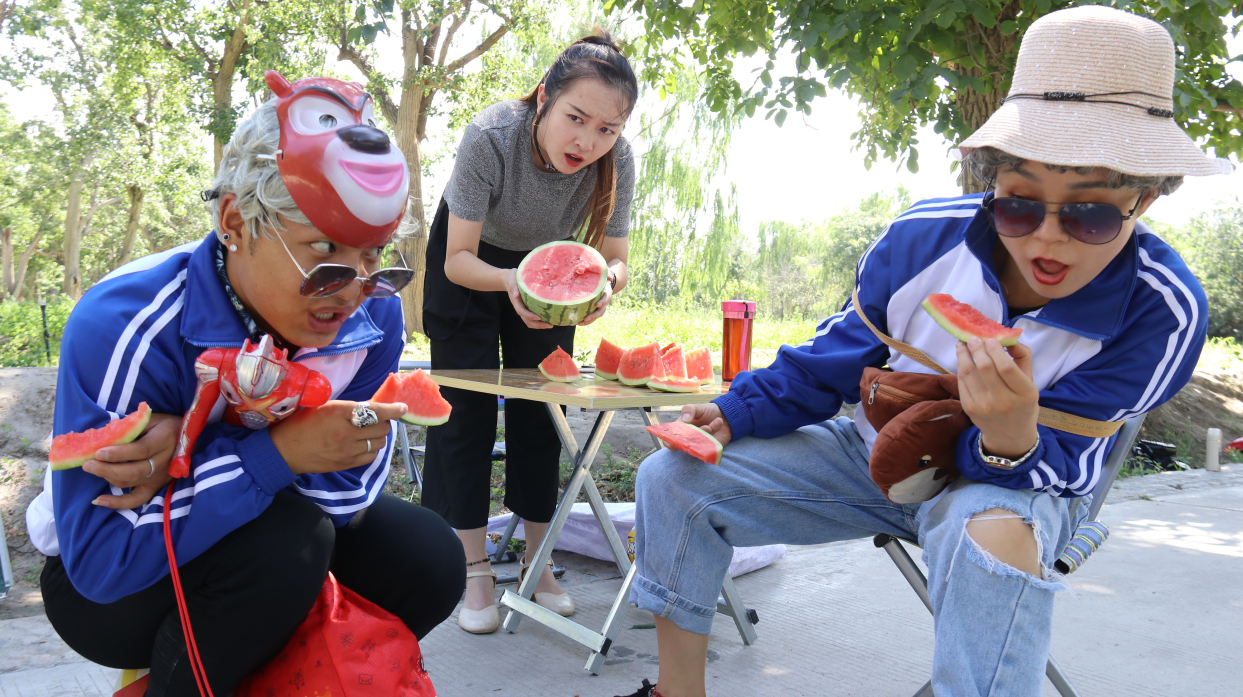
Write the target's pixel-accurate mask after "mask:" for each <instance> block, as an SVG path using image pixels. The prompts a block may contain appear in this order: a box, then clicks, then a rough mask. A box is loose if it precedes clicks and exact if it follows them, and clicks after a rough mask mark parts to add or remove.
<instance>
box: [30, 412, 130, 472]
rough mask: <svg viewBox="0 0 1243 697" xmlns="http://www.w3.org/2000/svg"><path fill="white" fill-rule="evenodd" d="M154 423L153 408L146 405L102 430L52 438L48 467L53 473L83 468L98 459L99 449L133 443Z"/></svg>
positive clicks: (105, 425) (97, 429)
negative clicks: (54, 471)
mask: <svg viewBox="0 0 1243 697" xmlns="http://www.w3.org/2000/svg"><path fill="white" fill-rule="evenodd" d="M150 422H151V407H149V406H147V403H146V402H142V403H140V404H139V405H138V409H136V410H135V411H134V413H132V414H129V415H128V416H125V417H124V418H122V419H117V420H114V421H110V422H108V423H107V424H104V425H103V426H100V427H99V428H92V429H90V430H87V431H83V432H81V433H64V434H61V435H59V436H57V437H55V438H53V439H52V450H51V452H50V453H49V454H48V464H49V465H50V466H51V468H52V469H53V470H67V469H73V468H74V467H81V466H82V465H83V464H85V463H86V461H87V460H90V459H92V458H94V457H95V453H96V452H97V451H98V450H99V449H100V448H107V447H110V446H113V445H125V444H126V443H132V442H133V441H134V439H135V438H137V437H138V436H140V435H142V432H143V431H145V430H146V429H147V424H148V423H150Z"/></svg>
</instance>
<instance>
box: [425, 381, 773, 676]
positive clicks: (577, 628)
mask: <svg viewBox="0 0 1243 697" xmlns="http://www.w3.org/2000/svg"><path fill="white" fill-rule="evenodd" d="M431 376H432V379H433V380H435V381H436V382H437V383H438V384H440V385H441V386H443V387H454V388H457V389H462V390H470V391H472V392H483V393H486V394H496V395H501V396H503V397H505V398H506V399H527V400H531V401H533V402H543V403H544V405H545V406H546V407H547V408H548V415H549V416H550V417H552V422H553V425H554V427H555V428H556V430H557V436H558V437H559V438H560V439H561V445H562V446H563V447H564V448H565V451H566V453H567V454H568V455H569V457H570V462H571V463H572V464H573V465H574V473H573V475H572V476H571V477H570V481H569V484H567V485H566V487H565V492H564V493H563V494H562V497H561V502H560V503H559V504H557V511H556V513H555V514H554V515H553V519H552V522H551V523H550V524H549V525H548V532H547V533H546V534H545V535H544V539H543V540H542V541H541V542H540V545H539V548H538V549H537V550H536V551H535V557H534V559H531V563H530V568H532V569H543V568H544V565H545V564H546V563H547V562H548V558H549V557H550V556H551V555H552V550H553V547H554V546H555V545H556V543H557V538H558V537H559V536H560V535H561V530H562V528H563V527H564V526H565V521H566V519H567V518H569V515H570V508H571V507H572V506H573V505H574V502H575V500H577V499H578V495H579V493H580V492H584V491H585V492H586V494H587V500H588V502H589V504H590V506H591V511H592V513H594V514H595V516H596V522H598V523H599V525H600V529H601V530H602V531H603V532H604V537H605V539H606V540H607V541H608V544H609V549H610V550H611V551H612V552H613V558H614V560H615V561H616V562H617V568H618V569H619V570H620V571H621V573H622V575H623V577H624V580H623V581H622V587H621V591H620V592H619V593H618V594H617V598H616V600H614V602H613V607H612V609H611V610H610V611H609V614H608V617H607V619H606V620H605V623H604V627H603V628H601V629H600V631H596V630H594V629H590V628H588V627H584V626H583V625H581V624H578V623H577V622H575V621H573V620H571V619H569V618H566V617H562V616H560V615H558V614H556V613H554V612H552V611H550V610H548V609H546V608H544V607H543V606H541V605H537V604H536V603H535V602H533V601H532V600H531V596H532V595H533V594H534V593H535V586H536V584H537V583H538V582H539V577H540V574H539V573H531V574H528V575H527V577H526V578H525V579H523V582H522V583H521V584H520V585H519V586H518V592H516V593H515V592H513V591H510V590H507V591H505V594H504V595H502V596H501V604H503V605H505V606H507V607H509V608H510V609H511V610H512V612H510V613H509V615H508V616H507V617H506V618H505V624H504V626H505V629H506V631H509V632H514V631H516V630H517V629H518V624H519V623H520V622H521V621H522V618H523V616H526V617H530V618H531V619H533V620H535V621H536V622H539V623H541V624H543V625H545V626H547V627H549V628H550V629H553V630H555V631H557V632H560V633H561V634H564V635H565V636H567V637H569V638H570V639H572V640H574V641H576V642H578V643H580V644H582V645H583V646H586V647H587V648H588V649H590V651H591V653H590V654H589V656H588V657H587V664H586V665H585V666H584V667H585V668H586V669H587V670H589V671H591V672H592V673H596V674H598V673H599V672H600V667H601V666H602V665H603V664H604V659H605V656H607V655H608V652H609V647H610V646H612V644H613V640H614V639H615V638H617V635H618V634H619V633H620V632H621V628H622V622H623V621H624V620H625V617H626V609H627V605H628V604H629V596H630V586H631V584H633V582H634V574H635V570H634V565H633V564H631V563H630V558H629V556H628V555H627V554H626V548H625V545H623V544H622V541H621V538H620V537H619V536H618V535H617V528H615V527H613V521H612V520H611V519H610V518H609V514H608V510H606V508H605V506H604V500H603V499H602V498H600V492H599V490H598V489H597V488H596V483H595V480H593V479H592V478H591V463H592V461H593V460H594V459H595V457H596V453H597V452H598V451H599V449H600V444H601V443H603V442H604V434H605V432H606V431H608V428H609V425H610V424H611V423H612V421H613V414H614V412H615V411H617V410H618V409H637V410H639V412H640V413H641V414H643V419H644V420H645V421H646V422H647V423H648V424H649V425H650V424H652V423H654V421H653V420H652V416H651V414H650V413H649V411H648V410H650V409H652V408H658V407H667V406H681V405H685V404H703V403H706V402H709V401H711V400H712V399H713V398H714V397H718V396H720V395H721V394H722V393H723V392H724V391H725V388H723V387H722V386H721V385H720V384H713V385H704V386H703V387H702V389H701V391H699V392H684V393H666V392H656V391H654V390H650V389H648V388H646V387H628V386H626V385H623V384H621V383H619V382H613V381H606V380H599V381H597V380H594V379H592V378H583V379H581V380H578V381H575V382H572V383H564V382H550V381H549V380H548V379H547V378H545V377H544V376H543V375H542V374H541V373H540V372H539V371H538V370H532V369H523V370H504V369H500V370H495V369H483V370H434V371H432V373H431ZM562 406H571V407H581V408H583V409H591V410H598V411H599V414H598V415H597V416H596V422H595V424H594V425H593V426H592V429H591V434H590V435H589V436H588V437H587V442H586V443H585V444H584V445H583V446H582V447H580V446H579V445H578V441H577V440H575V438H574V434H573V433H572V432H571V431H570V425H569V423H568V422H567V421H566V419H565V414H563V413H562V412H561V407H562ZM704 466H705V467H711V465H704ZM527 553H528V554H530V548H529V547H528V552H527ZM721 594H722V600H721V601H720V602H719V603H718V610H719V611H720V612H723V613H725V614H727V615H729V616H730V617H733V619H734V623H735V625H736V626H737V627H738V632H739V633H740V634H741V635H742V639H743V642H744V643H746V644H751V643H753V642H754V641H755V629H754V627H752V626H751V625H752V624H754V622H755V621H756V618H755V615H754V613H753V612H748V611H747V610H746V608H745V607H744V606H743V604H742V600H741V598H740V597H739V596H738V592H737V590H736V589H735V588H734V583H733V581H732V580H731V579H730V578H729V577H728V576H726V578H725V582H724V584H723V585H722V588H721Z"/></svg>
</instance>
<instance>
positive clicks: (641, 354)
mask: <svg viewBox="0 0 1243 697" xmlns="http://www.w3.org/2000/svg"><path fill="white" fill-rule="evenodd" d="M664 375H665V369H664V365H663V363H662V362H661V357H660V344H648V345H647V346H641V347H639V348H637V349H626V351H625V353H623V354H622V357H621V361H620V362H619V363H618V365H617V379H618V380H621V381H622V384H625V385H646V384H647V383H649V382H651V381H652V378H657V379H659V378H662V377H664Z"/></svg>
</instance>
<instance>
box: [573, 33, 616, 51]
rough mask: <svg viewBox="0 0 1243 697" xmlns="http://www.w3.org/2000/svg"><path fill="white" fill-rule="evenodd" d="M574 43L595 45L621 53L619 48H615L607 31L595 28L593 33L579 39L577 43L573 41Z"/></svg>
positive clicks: (610, 34) (613, 41) (611, 35)
mask: <svg viewBox="0 0 1243 697" xmlns="http://www.w3.org/2000/svg"><path fill="white" fill-rule="evenodd" d="M574 43H576V44H596V45H597V46H607V47H608V48H611V49H613V50H614V51H617V52H618V53H621V48H619V47H618V46H617V42H616V41H615V40H614V39H613V34H612V33H610V32H609V31H608V30H607V29H602V28H600V27H596V28H595V32H594V33H592V34H589V35H587V36H584V37H583V38H581V39H579V40H578V41H575V42H574Z"/></svg>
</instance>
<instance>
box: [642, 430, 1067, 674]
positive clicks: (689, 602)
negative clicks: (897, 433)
mask: <svg viewBox="0 0 1243 697" xmlns="http://www.w3.org/2000/svg"><path fill="white" fill-rule="evenodd" d="M636 495H637V496H636V498H637V502H638V503H637V509H636V512H635V548H636V557H635V563H636V564H637V565H638V572H637V575H636V578H635V585H634V590H633V591H632V594H631V600H632V601H633V602H635V603H637V604H638V605H639V607H641V608H643V609H645V610H648V611H650V612H652V613H653V614H655V615H658V616H660V617H664V618H667V619H669V620H671V621H672V622H673V623H674V624H676V625H677V626H678V627H681V628H682V629H685V630H687V631H690V632H694V633H697V634H707V633H708V632H709V630H710V629H711V626H712V616H713V614H714V613H715V612H716V601H717V596H718V594H719V592H720V589H721V583H722V581H723V579H724V577H725V572H726V570H727V569H728V568H729V562H730V559H731V557H732V555H733V547H752V546H757V545H767V544H775V543H789V544H800V545H808V544H820V543H824V542H834V541H838V540H851V539H857V538H862V537H869V536H871V535H873V534H875V533H888V534H890V535H895V536H897V537H901V538H905V539H908V540H918V541H919V545H920V546H921V547H922V548H923V560H924V563H925V564H926V565H927V567H928V591H929V594H930V596H931V598H932V604H933V610H934V617H935V637H936V648H935V649H934V651H933V669H932V672H933V676H932V683H933V688H934V690H935V691H936V693H937V695H938V697H958V696H967V695H992V696H1002V695H1022V696H1024V697H1028V696H1032V695H1039V694H1040V693H1041V687H1042V683H1043V679H1044V668H1045V662H1046V660H1047V658H1048V654H1049V640H1050V634H1051V629H1052V621H1053V594H1054V591H1056V590H1060V589H1062V588H1064V583H1063V582H1062V581H1061V580H1060V579H1059V578H1057V577H1056V575H1055V574H1053V573H1050V572H1046V573H1045V574H1044V578H1036V577H1034V576H1031V575H1030V574H1027V573H1024V572H1022V571H1019V570H1018V569H1015V568H1013V567H1011V566H1009V565H1007V564H1004V563H1002V562H1000V561H998V560H997V559H996V558H995V557H993V556H992V555H991V554H989V553H988V552H987V551H986V550H984V549H983V548H982V547H980V546H979V545H978V544H976V543H975V541H974V540H972V539H971V537H970V535H968V534H966V526H967V521H968V520H969V519H970V518H971V517H972V516H974V515H976V514H977V513H980V512H982V511H986V510H988V509H991V508H1002V509H1005V510H1008V511H1013V512H1014V513H1016V514H1017V515H1018V516H1020V517H1022V518H1023V520H1024V521H1025V522H1027V523H1028V524H1029V525H1031V526H1032V528H1033V529H1034V530H1035V532H1036V541H1037V544H1038V546H1039V548H1040V556H1041V562H1042V564H1043V566H1044V567H1045V568H1046V569H1052V568H1053V562H1054V560H1055V559H1056V558H1057V555H1058V554H1059V553H1060V552H1061V550H1062V549H1063V548H1065V546H1066V544H1067V542H1068V541H1069V540H1070V538H1071V536H1072V535H1073V533H1074V530H1075V528H1076V527H1077V525H1078V523H1079V522H1080V521H1081V519H1082V518H1083V516H1084V515H1086V511H1087V506H1079V507H1078V508H1077V515H1076V516H1075V517H1076V520H1074V521H1072V520H1071V519H1070V517H1071V511H1070V506H1069V500H1067V499H1059V498H1055V497H1053V496H1050V495H1048V494H1045V493H1039V492H1033V491H1022V490H1018V491H1016V490H1011V489H1003V488H1001V487H998V486H994V485H991V484H981V483H979V482H971V481H965V480H961V479H960V480H958V481H956V482H955V483H954V484H953V485H952V486H950V487H949V488H948V489H946V491H944V492H942V493H941V494H940V495H938V496H937V497H936V498H934V499H932V500H930V501H926V502H924V503H923V504H918V505H900V504H896V503H892V502H890V501H889V500H888V499H886V498H885V497H884V495H883V494H881V493H880V489H878V488H877V486H876V485H875V484H874V483H873V482H872V480H871V478H870V477H869V476H868V453H867V450H866V446H865V445H864V443H863V440H862V438H860V437H859V432H858V431H857V430H856V429H855V425H854V422H853V421H851V420H850V419H846V418H842V419H837V420H836V421H825V422H823V423H820V424H814V425H812V426H806V427H804V428H801V429H799V430H797V431H795V432H793V433H789V434H786V435H784V436H781V437H779V438H772V439H764V438H755V437H750V438H743V439H741V440H738V441H734V442H732V443H730V444H729V445H728V446H727V447H726V448H725V453H724V457H723V458H722V460H721V466H720V467H713V466H711V465H705V464H704V463H702V462H700V461H698V460H695V459H693V458H691V457H690V456H688V455H685V454H683V453H680V452H676V451H673V450H661V451H660V452H658V453H656V454H654V455H652V456H651V457H649V458H648V459H647V460H646V461H645V462H644V463H643V466H642V467H640V469H639V476H638V482H637V486H636ZM864 631H866V629H864Z"/></svg>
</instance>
